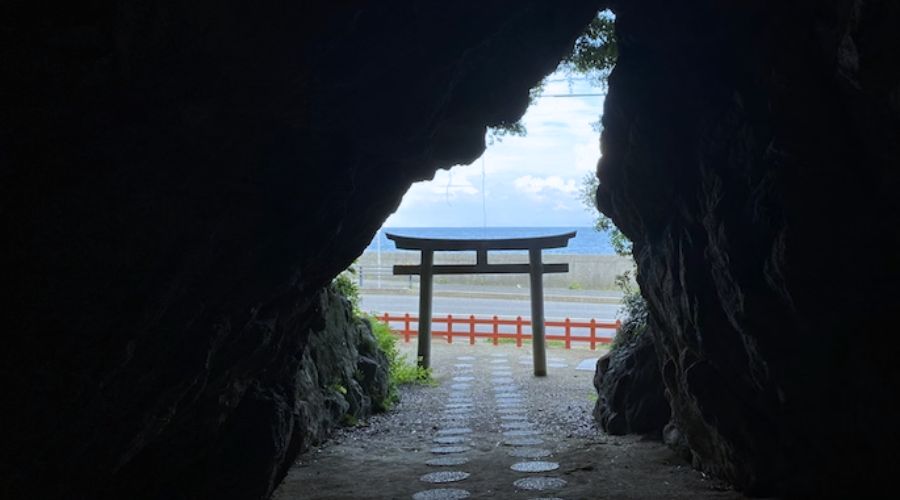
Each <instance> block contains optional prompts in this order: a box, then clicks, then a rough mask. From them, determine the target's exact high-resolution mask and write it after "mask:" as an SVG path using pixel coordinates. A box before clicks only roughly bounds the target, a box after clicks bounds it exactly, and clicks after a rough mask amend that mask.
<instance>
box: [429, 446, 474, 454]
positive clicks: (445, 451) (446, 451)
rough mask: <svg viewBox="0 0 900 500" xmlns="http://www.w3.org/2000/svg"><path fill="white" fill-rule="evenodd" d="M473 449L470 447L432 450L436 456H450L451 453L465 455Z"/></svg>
mask: <svg viewBox="0 0 900 500" xmlns="http://www.w3.org/2000/svg"><path fill="white" fill-rule="evenodd" d="M471 449H472V448H469V447H468V446H438V447H436V448H432V449H431V452H432V453H434V454H436V455H449V454H451V453H463V452H466V451H469V450H471Z"/></svg>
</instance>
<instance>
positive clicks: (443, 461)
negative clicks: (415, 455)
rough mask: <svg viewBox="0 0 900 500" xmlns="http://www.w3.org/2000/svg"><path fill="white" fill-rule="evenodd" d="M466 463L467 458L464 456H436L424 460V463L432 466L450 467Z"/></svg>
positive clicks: (467, 461)
mask: <svg viewBox="0 0 900 500" xmlns="http://www.w3.org/2000/svg"><path fill="white" fill-rule="evenodd" d="M466 463H469V459H468V458H466V457H438V458H432V459H431V460H426V461H425V465H430V466H432V467H450V466H454V465H463V464H466Z"/></svg>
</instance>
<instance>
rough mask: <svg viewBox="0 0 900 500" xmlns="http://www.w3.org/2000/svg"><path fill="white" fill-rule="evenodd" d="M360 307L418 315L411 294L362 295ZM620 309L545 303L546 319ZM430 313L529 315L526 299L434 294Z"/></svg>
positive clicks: (607, 314) (606, 316)
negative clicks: (435, 295) (437, 295)
mask: <svg viewBox="0 0 900 500" xmlns="http://www.w3.org/2000/svg"><path fill="white" fill-rule="evenodd" d="M360 305H361V308H362V310H363V311H367V312H373V311H374V312H378V313H385V312H388V313H391V314H394V313H400V314H403V313H410V314H417V312H418V310H419V298H418V297H417V296H412V295H375V294H373V295H363V296H362V297H361V304H360ZM620 308H621V306H620V305H618V304H591V303H583V302H551V301H547V302H545V304H544V316H545V317H546V318H547V319H554V320H555V319H563V318H566V317H568V318H571V319H573V320H575V319H580V320H589V319H591V318H594V319H596V320H597V321H600V320H613V321H614V320H615V319H616V313H617V312H618V311H619V309H620ZM432 311H433V313H432V314H433V315H435V316H437V315H447V314H453V315H464V316H468V315H469V314H474V315H476V316H492V315H494V314H496V315H497V316H519V315H521V316H522V317H530V316H531V306H530V303H529V302H528V301H527V300H503V299H485V298H460V297H435V298H434V305H433V306H432Z"/></svg>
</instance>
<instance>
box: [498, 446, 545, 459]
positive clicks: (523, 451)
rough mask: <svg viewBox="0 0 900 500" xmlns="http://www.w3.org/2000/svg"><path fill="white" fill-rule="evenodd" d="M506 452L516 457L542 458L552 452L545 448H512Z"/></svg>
mask: <svg viewBox="0 0 900 500" xmlns="http://www.w3.org/2000/svg"><path fill="white" fill-rule="evenodd" d="M506 454H507V455H509V456H511V457H518V458H543V457H549V456H550V455H552V454H553V452H552V451H550V450H548V449H546V448H513V449H511V450H509V451H508V452H506Z"/></svg>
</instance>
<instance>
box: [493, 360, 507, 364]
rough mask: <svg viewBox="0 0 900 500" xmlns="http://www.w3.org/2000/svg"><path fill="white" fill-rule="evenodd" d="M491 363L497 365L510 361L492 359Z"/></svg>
mask: <svg viewBox="0 0 900 500" xmlns="http://www.w3.org/2000/svg"><path fill="white" fill-rule="evenodd" d="M491 363H492V364H495V365H496V364H501V363H508V361H506V360H505V359H492V360H491Z"/></svg>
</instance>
